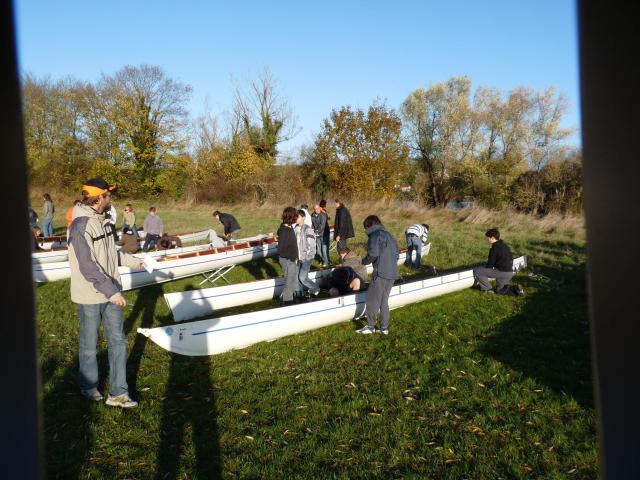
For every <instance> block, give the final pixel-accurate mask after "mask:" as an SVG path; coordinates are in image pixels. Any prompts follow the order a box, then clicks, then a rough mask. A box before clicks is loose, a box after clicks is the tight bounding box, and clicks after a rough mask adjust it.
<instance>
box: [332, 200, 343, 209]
mask: <svg viewBox="0 0 640 480" xmlns="http://www.w3.org/2000/svg"><path fill="white" fill-rule="evenodd" d="M334 202H335V203H336V208H338V207H341V206H342V200H340V199H339V198H336V199H335V200H334Z"/></svg>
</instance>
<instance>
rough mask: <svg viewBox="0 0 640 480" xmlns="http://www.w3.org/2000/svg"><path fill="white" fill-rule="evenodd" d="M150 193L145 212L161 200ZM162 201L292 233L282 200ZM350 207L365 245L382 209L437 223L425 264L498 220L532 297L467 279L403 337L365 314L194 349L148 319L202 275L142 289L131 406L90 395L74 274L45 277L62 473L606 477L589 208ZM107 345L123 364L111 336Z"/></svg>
mask: <svg viewBox="0 0 640 480" xmlns="http://www.w3.org/2000/svg"><path fill="white" fill-rule="evenodd" d="M124 203H126V201H125V200H121V201H118V202H117V205H118V206H119V207H121V206H122V205H124ZM34 204H36V203H35V202H34ZM134 206H135V207H136V208H137V211H138V214H139V215H140V216H141V217H143V216H144V215H142V212H144V211H146V209H147V208H148V205H143V204H140V203H136V204H134ZM156 206H157V207H158V213H159V215H160V216H161V217H162V218H163V220H164V223H165V228H166V230H167V231H168V232H170V233H180V232H186V231H195V230H199V229H202V228H205V227H206V228H209V227H211V226H214V227H216V229H217V230H218V232H220V231H221V230H220V228H219V227H220V226H219V224H218V223H214V222H213V221H212V218H211V211H212V210H213V209H214V208H219V209H220V210H222V211H229V212H231V213H234V214H235V215H236V216H237V218H238V219H239V221H240V223H241V225H242V226H243V229H242V232H241V233H242V235H243V236H248V235H253V234H257V233H260V232H271V231H275V230H276V229H277V226H278V217H279V215H280V213H281V210H282V206H277V207H276V206H271V205H265V206H264V207H262V208H257V207H254V206H245V207H241V206H236V207H224V206H223V207H220V206H218V205H215V206H186V205H178V204H165V205H162V204H157V205H156ZM348 206H349V207H350V209H351V212H352V215H353V217H354V224H355V227H356V231H357V237H356V239H355V241H354V242H352V245H356V246H357V249H358V250H361V251H363V250H362V248H363V245H364V242H365V235H364V231H363V229H362V224H361V222H362V219H363V218H364V217H365V216H366V215H367V214H369V213H376V214H378V215H379V216H380V217H381V218H382V220H383V222H384V223H385V225H386V226H387V227H388V228H389V229H390V230H391V231H392V232H393V233H394V234H395V235H396V237H397V238H398V239H399V240H400V244H401V245H404V239H403V237H402V235H401V233H402V230H403V228H404V227H406V226H407V225H409V224H410V223H414V222H417V221H419V222H421V223H422V222H427V223H429V224H430V226H431V227H432V228H431V235H432V236H431V240H432V249H431V253H430V255H429V257H427V260H426V263H428V264H430V265H434V266H435V267H437V268H438V270H439V271H441V270H446V269H448V268H454V267H458V266H462V265H469V264H473V263H478V262H481V261H483V260H484V259H485V258H486V254H487V248H488V247H487V245H486V243H485V242H484V239H483V233H484V231H485V230H486V229H487V228H489V227H492V226H498V227H499V228H500V229H501V231H502V233H503V237H504V239H505V241H507V243H508V244H509V245H510V246H511V248H512V250H513V251H514V253H517V254H522V253H525V254H528V255H529V268H528V270H527V271H526V272H524V273H521V274H519V275H518V276H517V277H516V281H517V282H518V283H520V284H521V285H523V287H524V289H525V292H526V295H525V297H522V298H513V297H501V296H495V295H485V294H481V293H479V292H477V291H474V290H465V291H461V292H458V293H454V294H450V295H447V296H443V297H439V298H436V299H432V300H429V301H425V302H422V303H419V304H414V305H410V306H407V307H404V308H402V309H399V310H395V311H393V312H392V314H391V333H390V335H389V336H386V337H385V336H381V335H372V336H359V335H356V334H355V333H354V330H355V329H356V328H357V327H358V326H360V325H361V324H360V323H357V322H345V323H342V324H339V325H335V326H332V327H327V328H324V329H321V330H317V331H313V332H308V333H305V334H302V335H296V336H291V337H287V338H283V339H281V340H278V341H274V342H270V343H262V344H257V345H254V346H252V347H250V348H246V349H243V350H238V351H234V352H229V353H226V354H223V355H219V356H214V357H205V358H188V357H181V356H177V355H172V354H170V353H168V352H166V351H164V350H162V349H161V348H160V347H158V346H156V345H155V344H153V343H152V342H147V339H146V338H145V337H142V336H140V335H137V334H136V328H138V327H140V326H145V327H150V326H158V325H162V324H166V323H169V322H170V321H171V318H170V312H169V310H168V308H167V306H166V304H165V303H164V300H163V299H162V294H163V293H164V292H168V291H180V290H184V289H187V288H194V287H196V286H197V284H198V283H199V282H200V279H199V278H198V277H192V278H188V279H184V280H179V281H175V282H171V283H166V284H163V285H158V286H151V287H146V288H143V289H140V290H137V291H133V292H128V293H126V294H125V296H126V298H127V300H128V302H129V306H127V308H126V310H125V318H126V324H125V328H126V331H127V332H128V337H129V359H128V379H129V386H130V390H131V393H132V395H133V396H134V398H136V399H138V400H139V401H140V406H139V408H137V409H133V410H130V411H122V410H119V409H114V408H111V407H107V406H105V405H104V404H95V403H92V402H90V401H88V400H85V399H84V398H83V397H81V396H80V395H79V393H78V387H77V350H78V347H77V341H78V338H77V337H78V328H77V316H76V313H75V309H74V308H73V305H72V304H71V302H70V299H69V283H68V282H67V281H62V282H55V283H50V284H38V285H36V287H35V292H36V301H37V309H38V317H37V322H38V331H39V335H40V363H41V366H42V395H43V402H42V403H43V409H44V429H45V448H46V462H47V465H46V468H47V474H48V477H49V478H64V479H68V478H70V479H74V478H118V479H121V478H131V479H133V478H136V479H137V478H141V479H147V478H157V479H174V478H184V479H187V478H188V479H195V478H198V479H205V478H206V479H210V478H276V479H280V478H345V479H347V478H349V479H356V478H362V479H365V478H420V479H424V478H434V479H440V478H451V479H502V478H504V479H507V478H545V479H561V478H580V479H584V478H596V477H597V447H596V434H595V429H596V417H595V413H594V406H593V400H592V384H591V370H590V350H589V332H588V324H587V317H586V295H585V244H584V232H583V229H582V223H581V220H580V219H576V218H561V217H547V218H545V219H535V218H533V217H527V216H523V215H517V214H513V213H508V212H500V213H494V212H488V211H485V210H468V211H463V212H460V213H457V214H456V213H453V212H449V211H426V210H422V209H420V208H419V207H416V206H415V205H412V204H385V203H379V204H368V205H358V204H354V205H348ZM59 210H62V208H59ZM333 210H334V209H333V208H331V209H330V213H333ZM62 215H64V211H60V212H59V217H60V218H56V225H58V226H61V225H62V224H63V223H62ZM118 223H119V224H120V221H119V222H118ZM139 223H141V221H140V222H139ZM59 231H61V230H59ZM334 255H335V253H334ZM279 272H280V269H279V266H278V264H277V261H274V260H271V259H270V260H266V261H260V262H254V263H252V264H247V265H244V266H241V267H238V268H236V269H234V270H233V272H232V273H231V275H230V278H231V279H233V281H236V282H239V281H245V280H250V279H254V278H266V277H268V276H272V275H275V274H278V273H279ZM401 272H402V273H403V275H404V276H411V275H414V273H413V272H411V271H408V270H405V269H404V267H402V269H401ZM99 359H100V364H101V373H102V372H105V373H106V371H107V358H106V343H105V342H104V341H102V342H101V352H100V356H99ZM103 384H104V385H106V382H104V381H103ZM101 390H102V391H104V388H101Z"/></svg>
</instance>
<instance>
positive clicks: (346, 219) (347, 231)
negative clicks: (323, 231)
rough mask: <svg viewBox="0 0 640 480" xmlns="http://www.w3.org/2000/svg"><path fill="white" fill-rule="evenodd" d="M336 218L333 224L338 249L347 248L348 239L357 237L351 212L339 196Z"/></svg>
mask: <svg viewBox="0 0 640 480" xmlns="http://www.w3.org/2000/svg"><path fill="white" fill-rule="evenodd" d="M335 201H336V219H335V223H334V225H333V239H334V240H335V241H336V242H338V251H339V252H341V251H342V250H344V249H345V248H347V239H348V238H353V237H355V236H356V235H355V233H354V231H353V222H352V221H351V213H349V210H348V209H347V207H345V205H344V203H342V201H341V200H340V199H339V198H336V200H335Z"/></svg>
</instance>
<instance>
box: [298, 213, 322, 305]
mask: <svg viewBox="0 0 640 480" xmlns="http://www.w3.org/2000/svg"><path fill="white" fill-rule="evenodd" d="M306 218H307V213H306V211H305V210H303V209H302V208H301V209H300V210H298V217H297V219H296V225H295V233H296V242H297V244H298V280H299V281H300V283H299V284H298V288H297V289H296V290H297V293H298V297H300V298H302V297H303V296H304V289H305V288H306V289H307V290H308V291H309V293H311V295H318V293H320V288H319V287H318V285H316V283H315V282H314V281H313V280H311V279H310V278H309V269H310V268H311V261H312V260H313V258H314V257H315V254H316V234H315V232H314V231H313V227H312V226H311V225H309V224H308V223H307V222H306V221H305V219H306Z"/></svg>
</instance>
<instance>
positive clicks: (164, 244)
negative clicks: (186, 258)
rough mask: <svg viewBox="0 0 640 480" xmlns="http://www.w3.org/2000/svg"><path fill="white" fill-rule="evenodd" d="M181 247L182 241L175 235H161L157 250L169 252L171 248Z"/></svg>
mask: <svg viewBox="0 0 640 480" xmlns="http://www.w3.org/2000/svg"><path fill="white" fill-rule="evenodd" d="M180 247H182V240H180V237H179V236H177V235H168V234H166V233H163V234H162V236H161V237H160V240H158V250H169V249H171V248H180Z"/></svg>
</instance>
